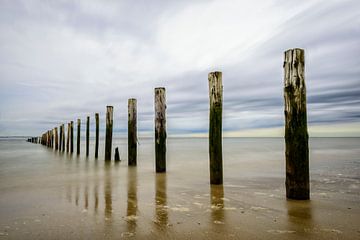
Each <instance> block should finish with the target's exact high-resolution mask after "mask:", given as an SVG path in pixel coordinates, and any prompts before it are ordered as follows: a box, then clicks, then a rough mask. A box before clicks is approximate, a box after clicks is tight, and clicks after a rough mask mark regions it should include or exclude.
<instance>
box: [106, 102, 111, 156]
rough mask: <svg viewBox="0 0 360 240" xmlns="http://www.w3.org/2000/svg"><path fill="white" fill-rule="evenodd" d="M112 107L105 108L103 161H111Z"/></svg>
mask: <svg viewBox="0 0 360 240" xmlns="http://www.w3.org/2000/svg"><path fill="white" fill-rule="evenodd" d="M112 132H113V106H107V107H106V132H105V161H111V147H112Z"/></svg>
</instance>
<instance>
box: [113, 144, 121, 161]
mask: <svg viewBox="0 0 360 240" xmlns="http://www.w3.org/2000/svg"><path fill="white" fill-rule="evenodd" d="M114 161H115V162H120V153H119V148H118V147H116V148H115V155H114Z"/></svg>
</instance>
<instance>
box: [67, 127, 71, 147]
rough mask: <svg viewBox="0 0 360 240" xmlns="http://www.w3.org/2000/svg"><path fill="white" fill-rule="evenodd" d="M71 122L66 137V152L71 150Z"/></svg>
mask: <svg viewBox="0 0 360 240" xmlns="http://www.w3.org/2000/svg"><path fill="white" fill-rule="evenodd" d="M70 129H71V125H70V123H68V124H67V137H66V152H69V142H70Z"/></svg>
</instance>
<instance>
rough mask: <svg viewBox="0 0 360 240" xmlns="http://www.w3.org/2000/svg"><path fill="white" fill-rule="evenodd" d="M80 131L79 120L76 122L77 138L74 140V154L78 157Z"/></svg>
mask: <svg viewBox="0 0 360 240" xmlns="http://www.w3.org/2000/svg"><path fill="white" fill-rule="evenodd" d="M80 131H81V120H80V119H78V120H77V138H76V154H77V155H80Z"/></svg>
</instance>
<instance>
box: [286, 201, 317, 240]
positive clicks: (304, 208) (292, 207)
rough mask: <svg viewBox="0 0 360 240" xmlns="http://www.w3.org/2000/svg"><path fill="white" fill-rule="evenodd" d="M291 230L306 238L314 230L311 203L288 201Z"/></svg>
mask: <svg viewBox="0 0 360 240" xmlns="http://www.w3.org/2000/svg"><path fill="white" fill-rule="evenodd" d="M286 207H287V214H288V224H289V227H288V229H289V230H294V231H296V232H298V233H299V234H301V235H303V237H306V235H307V234H309V233H310V232H311V230H312V229H313V228H314V219H313V212H312V204H311V201H292V200H287V201H286ZM299 226H300V229H297V228H299Z"/></svg>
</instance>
